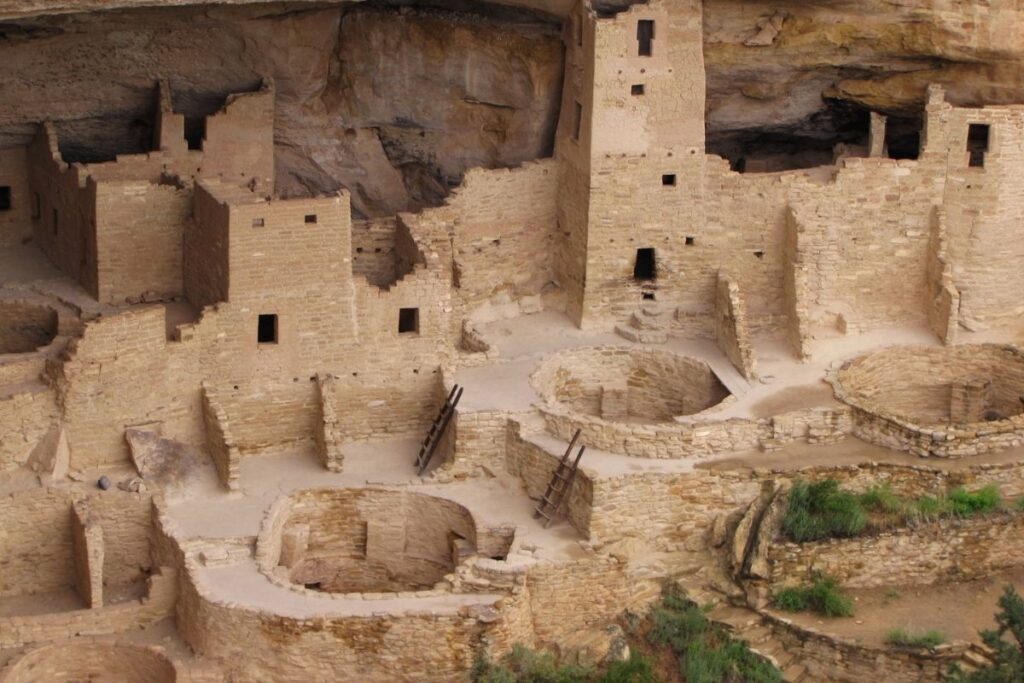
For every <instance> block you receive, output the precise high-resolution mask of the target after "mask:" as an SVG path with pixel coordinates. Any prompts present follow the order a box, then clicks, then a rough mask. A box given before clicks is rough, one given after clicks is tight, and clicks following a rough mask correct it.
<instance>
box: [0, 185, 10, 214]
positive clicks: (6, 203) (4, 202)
mask: <svg viewBox="0 0 1024 683" xmlns="http://www.w3.org/2000/svg"><path fill="white" fill-rule="evenodd" d="M10 210H11V188H10V186H8V185H0V211H10Z"/></svg>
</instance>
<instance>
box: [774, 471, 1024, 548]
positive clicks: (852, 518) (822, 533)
mask: <svg viewBox="0 0 1024 683" xmlns="http://www.w3.org/2000/svg"><path fill="white" fill-rule="evenodd" d="M1021 500H1022V501H1024V499H1021ZM1015 508H1016V509H1017V510H1018V511H1024V502H1021V501H1018V502H1017V504H1016V505H1015ZM1000 509H1006V508H1005V506H1004V505H1003V500H1002V496H1001V495H1000V493H999V488H998V487H996V486H993V485H989V486H986V487H984V488H981V489H979V490H977V491H968V490H967V489H965V488H964V487H962V486H960V487H957V488H955V489H953V490H952V491H950V492H949V493H948V494H946V495H944V496H941V497H938V498H936V497H932V496H921V497H920V498H907V497H904V496H901V495H899V494H897V493H895V492H893V490H892V489H891V488H889V486H888V485H887V484H885V485H882V486H875V487H873V488H871V489H868V491H866V492H865V493H862V494H859V495H858V494H855V493H852V492H850V491H845V490H843V489H842V488H840V486H839V482H837V481H836V480H835V479H824V480H822V481H819V482H815V483H807V482H805V481H797V482H795V483H794V484H793V488H792V490H791V491H790V493H789V504H788V507H787V508H786V514H785V516H784V517H783V520H782V530H783V532H784V533H785V535H786V536H787V537H788V538H790V539H792V540H794V541H796V542H797V543H805V542H807V541H818V540H821V539H825V538H846V537H850V536H856V535H857V534H859V533H861V532H862V531H864V530H866V529H868V528H885V527H889V526H895V525H904V524H915V523H917V522H920V521H922V520H931V519H940V518H942V517H972V516H974V515H981V514H987V513H990V512H995V511H996V510H1000Z"/></svg>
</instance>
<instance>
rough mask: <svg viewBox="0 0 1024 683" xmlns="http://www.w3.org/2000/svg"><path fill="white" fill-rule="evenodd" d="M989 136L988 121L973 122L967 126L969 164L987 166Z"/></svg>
mask: <svg viewBox="0 0 1024 683" xmlns="http://www.w3.org/2000/svg"><path fill="white" fill-rule="evenodd" d="M988 138H989V125H988V124H987V123H972V124H970V125H969V126H968V127H967V153H968V155H969V159H968V162H967V165H968V166H971V167H973V168H983V167H984V166H985V154H986V153H987V152H988Z"/></svg>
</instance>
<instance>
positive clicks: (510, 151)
mask: <svg viewBox="0 0 1024 683" xmlns="http://www.w3.org/2000/svg"><path fill="white" fill-rule="evenodd" d="M0 63H3V64H4V65H5V70H6V73H5V75H4V77H3V78H2V79H0V147H5V146H9V145H12V144H24V143H25V142H26V141H27V140H28V138H29V136H30V135H31V133H32V130H33V124H34V123H35V122H37V121H40V120H44V119H52V120H54V121H55V122H57V124H58V129H59V131H60V133H61V136H62V138H63V139H64V140H66V141H67V143H66V147H65V149H63V150H62V151H63V152H64V154H65V155H66V157H68V158H69V159H73V160H82V161H89V160H97V159H109V158H112V157H113V156H114V155H115V154H117V153H128V152H138V151H142V150H144V149H145V145H146V143H147V141H148V140H149V139H150V137H151V134H152V126H153V107H154V103H155V99H154V97H155V96H154V91H153V83H154V80H155V79H156V78H157V77H158V76H161V75H162V76H166V77H168V78H169V79H170V81H171V84H172V87H173V89H174V91H175V93H176V94H175V106H176V107H177V108H178V109H180V110H181V111H184V112H186V113H194V114H196V115H198V114H204V113H210V112H212V111H215V110H216V109H218V108H219V107H220V106H221V105H222V104H223V98H224V95H225V94H226V93H228V92H233V91H239V90H246V89H252V88H254V87H255V86H256V85H257V84H258V82H259V80H260V77H261V76H263V75H266V76H270V77H273V78H274V79H275V83H276V86H277V92H278V98H277V107H278V110H277V121H276V130H275V137H276V144H277V147H278V153H277V164H278V169H277V171H278V177H279V187H278V189H279V191H281V192H282V194H284V195H286V196H290V195H297V194H307V193H318V192H326V191H332V190H335V189H337V188H338V187H342V186H344V187H347V188H349V189H351V190H352V192H353V204H354V206H355V208H356V210H357V211H358V212H361V213H364V214H369V215H378V214H387V213H394V212H396V211H400V210H406V209H410V208H416V207H417V206H420V205H424V204H432V203H437V202H438V201H439V200H440V198H441V197H443V195H444V194H445V193H446V191H447V188H448V186H449V185H451V184H453V183H455V182H457V181H458V180H459V179H460V178H461V174H462V173H463V172H464V171H465V170H466V169H467V168H469V167H473V166H488V167H495V166H512V165H517V164H519V163H521V162H522V161H525V160H528V159H533V158H536V157H539V156H545V155H547V154H550V150H551V144H552V139H553V135H554V125H555V121H556V119H557V114H558V98H559V94H560V85H561V78H562V46H561V43H560V39H559V30H558V26H557V23H555V22H553V21H550V20H547V21H541V20H538V19H536V18H535V17H533V16H524V15H521V14H519V13H516V12H510V11H492V12H489V13H469V12H456V11H443V10H413V9H409V8H396V7H391V8H381V7H362V6H353V5H347V6H340V5H339V6H337V7H332V8H327V9H323V8H317V9H310V8H309V6H308V5H305V4H301V5H293V6H286V7H283V6H280V5H275V6H273V7H272V8H271V7H267V6H262V5H261V6H251V5H247V6H239V7H217V6H203V7H173V8H164V9H143V10H132V11H114V12H103V13H91V14H70V15H58V16H49V17H39V18H35V19H31V20H20V21H19V22H18V23H17V24H15V25H10V26H7V27H5V34H4V38H3V39H2V40H0ZM125 131H128V132H127V133H126V132H125Z"/></svg>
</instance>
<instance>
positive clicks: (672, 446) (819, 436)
mask: <svg viewBox="0 0 1024 683" xmlns="http://www.w3.org/2000/svg"><path fill="white" fill-rule="evenodd" d="M541 413H542V414H543V416H544V420H545V421H546V422H547V427H548V431H549V432H550V433H551V434H553V435H554V436H557V437H558V438H560V439H564V440H565V441H568V440H569V439H571V438H572V435H573V434H574V433H575V432H576V430H577V429H580V430H582V434H581V437H580V438H581V439H582V440H583V443H586V444H587V445H589V446H591V447H592V448H598V449H601V450H604V451H609V452H612V453H621V454H623V455H631V456H634V457H638V458H699V457H707V456H709V455H714V454H715V453H723V452H729V451H743V450H752V449H755V448H761V449H762V450H774V449H776V448H779V447H781V446H782V445H783V444H786V443H789V442H792V441H796V440H806V441H807V442H808V443H835V442H837V441H841V440H842V439H843V438H844V437H845V436H846V434H847V433H848V432H849V431H850V429H851V423H850V420H849V417H848V410H847V409H846V408H840V409H835V410H834V409H830V408H817V409H808V410H803V411H796V412H792V413H785V414H782V415H776V416H774V417H769V418H759V419H744V418H732V419H728V420H714V419H713V415H711V416H709V417H708V419H706V420H704V421H699V422H698V421H686V422H672V423H665V424H631V423H629V422H613V421H609V420H603V419H601V418H598V417H593V416H590V415H584V414H582V413H570V412H565V411H558V410H554V409H551V408H549V407H546V408H542V409H541Z"/></svg>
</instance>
